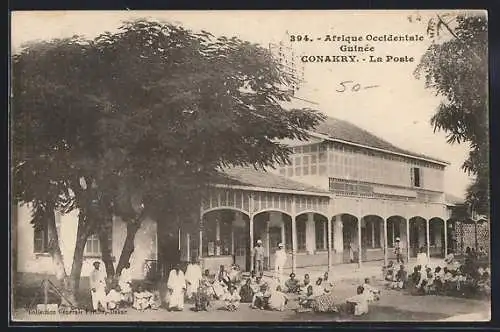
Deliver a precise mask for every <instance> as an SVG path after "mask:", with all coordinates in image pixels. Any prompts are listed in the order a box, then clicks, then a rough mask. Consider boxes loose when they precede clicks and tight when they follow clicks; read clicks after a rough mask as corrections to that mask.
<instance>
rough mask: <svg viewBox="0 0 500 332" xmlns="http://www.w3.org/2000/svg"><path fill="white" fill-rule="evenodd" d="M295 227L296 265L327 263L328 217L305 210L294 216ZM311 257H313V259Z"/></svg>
mask: <svg viewBox="0 0 500 332" xmlns="http://www.w3.org/2000/svg"><path fill="white" fill-rule="evenodd" d="M295 227H296V231H297V246H296V249H297V255H296V258H295V259H296V263H297V266H308V265H309V266H311V265H327V264H328V255H326V254H327V251H328V219H327V218H326V217H325V216H324V215H322V214H319V213H314V212H305V213H301V214H299V215H298V216H297V217H296V218H295ZM306 254H307V255H306ZM311 255H315V256H311ZM311 257H314V260H312V259H311Z"/></svg>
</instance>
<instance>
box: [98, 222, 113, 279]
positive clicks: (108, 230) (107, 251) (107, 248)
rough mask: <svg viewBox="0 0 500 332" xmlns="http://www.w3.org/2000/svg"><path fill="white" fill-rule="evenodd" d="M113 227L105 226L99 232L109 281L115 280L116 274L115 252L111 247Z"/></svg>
mask: <svg viewBox="0 0 500 332" xmlns="http://www.w3.org/2000/svg"><path fill="white" fill-rule="evenodd" d="M112 232H113V227H105V228H104V229H103V230H101V232H99V242H100V243H101V254H102V261H103V262H104V267H105V268H106V276H107V279H108V281H111V280H113V278H114V276H115V267H114V265H113V254H112V248H111V241H110V240H109V238H110V236H111V235H112Z"/></svg>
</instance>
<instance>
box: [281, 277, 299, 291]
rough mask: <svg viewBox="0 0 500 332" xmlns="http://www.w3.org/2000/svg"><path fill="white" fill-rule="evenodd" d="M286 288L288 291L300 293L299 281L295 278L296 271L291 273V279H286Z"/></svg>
mask: <svg viewBox="0 0 500 332" xmlns="http://www.w3.org/2000/svg"><path fill="white" fill-rule="evenodd" d="M285 289H286V292H287V293H299V292H300V285H299V281H298V280H297V279H296V278H295V273H293V272H292V273H290V279H288V280H287V281H285Z"/></svg>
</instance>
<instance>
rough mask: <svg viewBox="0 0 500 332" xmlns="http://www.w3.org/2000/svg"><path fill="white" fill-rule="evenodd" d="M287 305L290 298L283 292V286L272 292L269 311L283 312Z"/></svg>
mask: <svg viewBox="0 0 500 332" xmlns="http://www.w3.org/2000/svg"><path fill="white" fill-rule="evenodd" d="M287 303H288V298H287V297H286V295H285V294H284V293H283V292H282V291H281V286H277V287H276V288H275V289H274V290H271V296H269V301H268V308H269V310H276V311H283V310H285V307H286V304H287Z"/></svg>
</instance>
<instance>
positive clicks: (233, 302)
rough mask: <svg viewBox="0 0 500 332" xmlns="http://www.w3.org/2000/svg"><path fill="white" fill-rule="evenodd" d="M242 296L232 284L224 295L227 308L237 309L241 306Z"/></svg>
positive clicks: (229, 309) (228, 309)
mask: <svg viewBox="0 0 500 332" xmlns="http://www.w3.org/2000/svg"><path fill="white" fill-rule="evenodd" d="M240 300H241V297H240V296H239V295H238V293H237V292H236V286H235V285H231V286H230V287H229V292H228V293H227V294H226V295H225V297H224V303H225V308H226V310H227V311H236V310H238V308H239V307H240Z"/></svg>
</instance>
